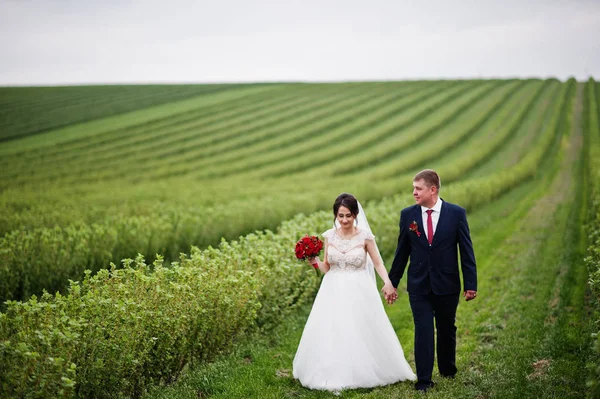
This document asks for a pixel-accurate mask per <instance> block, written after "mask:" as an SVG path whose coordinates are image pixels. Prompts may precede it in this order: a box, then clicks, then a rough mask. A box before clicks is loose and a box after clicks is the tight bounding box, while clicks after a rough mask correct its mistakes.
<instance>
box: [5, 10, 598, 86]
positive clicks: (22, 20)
mask: <svg viewBox="0 0 600 399" xmlns="http://www.w3.org/2000/svg"><path fill="white" fill-rule="evenodd" d="M590 75H592V76H594V77H595V78H596V79H597V80H598V79H600V0H570V1H561V0H502V1H489V0H479V1H460V0H459V1H445V0H430V1H426V0H423V1H404V0H387V1H384V0H368V1H364V0H363V1H354V0H344V1H332V0H298V1H295V0H292V1H289V0H288V1H286V0H272V1H266V0H254V1H252V0H247V1H244V0H212V1H192V0H163V1H157V0H147V1H141V0H139V1H136V0H103V1H101V0H98V1H92V0H46V1H43V0H0V85H15V84H18V85H21V84H26V85H32V84H81V83H146V82H157V83H162V82H238V81H243V82H247V81H343V80H402V79H419V78H427V79H437V78H489V77H551V76H553V77H557V78H560V79H566V78H568V77H570V76H575V77H576V78H578V79H587V78H588V77H589V76H590Z"/></svg>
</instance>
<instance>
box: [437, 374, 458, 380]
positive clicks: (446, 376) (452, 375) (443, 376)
mask: <svg viewBox="0 0 600 399" xmlns="http://www.w3.org/2000/svg"><path fill="white" fill-rule="evenodd" d="M440 375H441V376H442V378H450V379H451V380H453V379H454V376H455V375H456V374H448V375H444V374H440Z"/></svg>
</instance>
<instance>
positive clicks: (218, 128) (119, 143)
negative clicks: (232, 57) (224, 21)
mask: <svg viewBox="0 0 600 399" xmlns="http://www.w3.org/2000/svg"><path fill="white" fill-rule="evenodd" d="M282 93H284V92H282ZM302 93H303V92H300V93H299V94H300V95H299V96H285V95H284V96H281V97H282V98H280V101H279V102H276V103H270V102H269V103H267V104H259V109H258V111H257V110H256V109H248V107H244V108H241V109H238V108H234V110H233V112H234V113H233V117H232V114H229V113H228V112H227V107H226V106H225V105H221V107H222V110H225V111H222V112H220V113H217V115H216V116H215V115H214V112H212V113H210V112H209V113H207V114H203V115H199V116H198V115H197V118H195V119H192V120H191V121H190V120H184V121H181V120H180V119H179V118H178V115H174V116H173V118H168V119H167V121H163V122H162V123H157V124H152V125H148V124H146V123H143V124H141V125H140V126H136V127H134V129H133V134H132V131H131V129H128V130H126V131H123V137H122V139H112V140H111V139H110V137H109V138H105V137H104V135H102V137H101V138H102V140H103V143H104V144H103V145H99V144H100V143H96V145H95V146H88V147H87V148H84V149H82V148H76V149H74V150H73V151H74V152H72V153H71V154H64V153H63V154H59V155H58V158H56V159H52V158H50V159H47V160H46V163H48V166H47V167H46V168H45V169H44V168H43V167H40V165H37V164H36V163H35V162H33V163H25V165H27V169H28V171H27V169H26V170H25V171H21V170H18V165H15V167H14V168H13V169H17V171H16V175H17V176H18V175H19V174H22V173H29V174H32V175H34V176H35V177H37V179H38V180H42V181H43V180H47V179H48V177H51V178H54V179H56V178H58V177H60V176H70V175H72V174H73V169H74V168H73V167H74V166H75V169H76V170H77V171H78V172H79V174H80V175H83V174H84V172H87V173H93V171H94V170H98V169H99V170H105V169H107V168H109V169H113V168H114V167H115V164H116V165H118V164H123V163H130V164H134V165H139V164H141V163H143V161H144V160H145V159H148V156H150V159H155V158H162V157H164V154H163V153H161V151H162V152H164V151H165V149H167V150H169V151H176V152H177V153H178V152H182V151H185V150H186V149H187V148H188V147H189V146H190V143H189V141H190V140H191V141H194V140H195V141H197V142H199V143H203V142H204V143H211V142H214V141H217V139H215V136H217V135H219V134H220V133H221V132H223V131H227V132H228V134H230V133H229V130H231V128H232V127H236V126H240V125H244V123H247V121H248V120H249V119H254V116H253V114H254V113H256V114H257V115H256V116H257V117H258V118H259V119H263V122H262V123H263V124H266V123H269V122H271V121H270V120H268V118H267V119H266V120H265V117H266V116H267V115H268V114H275V115H277V113H278V112H279V113H280V115H279V116H278V120H277V121H276V122H275V123H277V122H280V121H281V120H284V119H285V118H286V117H287V116H289V115H290V114H291V113H294V112H298V109H299V110H304V109H307V108H308V109H315V108H316V105H315V104H314V102H315V101H314V100H315V98H313V96H312V95H310V94H308V95H302ZM333 94H336V93H333ZM315 95H316V96H319V97H320V98H317V99H318V101H317V105H318V103H319V102H321V103H323V104H325V103H327V102H328V101H329V102H333V101H335V100H336V99H337V98H339V97H341V95H340V94H338V96H337V97H335V96H334V98H333V99H331V98H330V97H331V95H328V94H327V91H325V92H324V93H323V91H320V92H317V93H316V94H315ZM323 95H325V98H322V97H323ZM259 103H260V102H259ZM248 104H252V102H251V101H250V100H248ZM272 118H273V117H271V119H272ZM271 123H273V122H271ZM153 151H158V153H157V154H153ZM73 153H74V154H79V155H76V156H75V157H73V156H72V154H73ZM42 165H43V164H42ZM124 167H126V166H124ZM48 174H51V175H50V176H48ZM72 177H73V178H75V180H77V177H78V176H72ZM29 180H31V179H29Z"/></svg>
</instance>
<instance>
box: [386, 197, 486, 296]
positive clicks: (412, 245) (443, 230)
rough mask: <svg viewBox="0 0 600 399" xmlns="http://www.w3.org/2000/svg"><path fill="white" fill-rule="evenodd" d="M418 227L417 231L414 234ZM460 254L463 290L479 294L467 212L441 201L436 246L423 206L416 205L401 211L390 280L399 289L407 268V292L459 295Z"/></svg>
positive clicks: (435, 237) (435, 238) (435, 239)
mask: <svg viewBox="0 0 600 399" xmlns="http://www.w3.org/2000/svg"><path fill="white" fill-rule="evenodd" d="M413 223H414V224H416V226H417V229H418V232H419V233H420V236H419V234H417V233H416V232H415V231H411V229H410V226H411V224H413ZM459 251H460V261H461V269H462V275H463V280H464V289H465V290H473V291H477V270H476V266H475V254H474V253H473V243H472V242H471V236H470V233H469V225H468V223H467V213H466V211H465V210H464V209H463V208H461V207H460V206H458V205H454V204H450V203H448V202H446V201H443V202H442V209H441V211H440V218H439V220H438V224H437V227H436V229H435V234H434V235H433V243H432V244H431V246H430V245H429V242H428V241H427V236H426V234H425V227H424V226H423V216H422V213H421V206H419V205H413V206H410V207H408V208H405V209H403V210H402V211H401V212H400V235H399V236H398V247H397V248H396V256H395V257H394V262H393V264H392V268H391V269H390V273H389V277H390V280H391V281H392V284H393V285H394V287H397V286H398V283H399V282H400V279H401V278H402V276H403V275H404V270H405V269H406V263H407V262H408V259H409V258H410V265H409V267H408V282H407V290H408V292H409V293H413V294H428V293H430V292H433V293H434V294H436V295H449V294H457V293H460V291H461V290H460V277H459V269H458V254H459Z"/></svg>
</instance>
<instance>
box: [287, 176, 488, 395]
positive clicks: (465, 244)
mask: <svg viewBox="0 0 600 399" xmlns="http://www.w3.org/2000/svg"><path fill="white" fill-rule="evenodd" d="M439 190H440V178H439V176H438V174H437V173H436V172H435V171H433V170H430V169H427V170H424V171H421V172H419V173H417V175H415V177H414V179H413V196H414V198H415V201H416V204H415V205H413V206H410V207H408V208H405V209H403V210H402V211H401V212H400V234H399V236H398V246H397V248H396V254H395V257H394V261H393V263H392V267H391V270H390V272H389V273H388V272H387V270H386V268H385V266H384V264H383V260H382V259H381V255H380V253H379V250H378V248H377V244H376V242H375V237H374V235H373V234H372V232H371V229H370V227H369V223H368V221H367V218H366V216H365V214H364V211H363V210H362V207H361V205H360V203H359V202H358V201H357V200H356V198H355V197H354V196H352V195H350V194H341V195H340V196H338V198H337V199H336V200H335V203H334V205H333V213H334V216H335V220H334V228H332V229H330V230H327V231H326V232H325V233H323V236H324V238H325V245H324V250H325V252H324V260H323V261H321V260H319V259H318V258H316V259H315V262H316V263H317V266H318V267H319V269H320V270H321V271H322V272H323V273H325V275H324V277H323V280H322V282H321V286H320V288H319V292H318V293H317V296H316V298H315V301H314V303H313V307H312V310H311V313H310V316H309V317H308V320H307V322H306V325H305V327H304V331H303V333H302V338H301V340H300V344H299V346H298V350H297V352H296V356H295V358H294V362H293V374H294V377H295V378H297V379H299V380H300V383H301V384H302V385H303V386H305V387H307V388H311V389H324V390H329V391H340V390H342V389H352V388H369V387H375V386H380V385H387V384H392V383H395V382H398V381H405V380H410V381H415V388H416V389H417V390H423V391H426V390H428V389H430V388H432V387H433V386H434V382H433V381H432V372H433V365H434V358H435V353H436V351H435V350H434V348H436V345H435V333H436V332H437V364H438V369H439V373H440V375H441V376H442V377H447V378H453V377H454V375H455V374H456V372H457V369H456V360H455V359H456V326H455V318H456V309H457V307H458V303H459V299H460V294H461V281H460V274H459V254H460V266H461V267H460V270H462V275H463V282H464V289H463V290H462V295H463V296H464V297H465V299H466V300H467V301H470V300H472V299H474V298H475V297H476V296H477V271H476V265H475V255H474V252H473V244H472V242H471V237H470V233H469V225H468V223H467V216H466V212H465V210H464V209H463V208H461V207H459V206H457V205H453V204H450V203H448V202H445V201H443V200H442V199H441V198H440V197H439ZM409 259H410V265H409V266H408V271H407V276H408V280H407V291H408V296H409V302H410V307H411V309H412V314H413V320H414V328H415V346H414V355H415V365H416V372H417V373H416V375H415V374H414V372H413V370H412V368H411V366H410V365H409V364H408V362H407V360H406V358H405V356H404V352H403V350H402V346H401V345H400V342H399V340H398V337H397V335H396V332H395V331H394V328H393V327H392V325H391V323H390V321H389V318H388V317H387V315H386V313H385V310H384V308H383V304H382V301H381V297H380V296H379V293H378V292H377V288H376V285H375V272H377V274H379V276H380V277H381V279H382V281H383V282H384V285H383V288H382V290H381V291H382V292H383V295H384V296H385V299H386V301H387V303H388V304H390V305H391V304H393V303H394V301H395V300H396V299H397V298H398V294H397V287H398V283H399V282H400V279H401V278H402V276H403V275H404V271H405V270H406V265H407V262H408V261H409ZM434 320H435V328H434Z"/></svg>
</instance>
